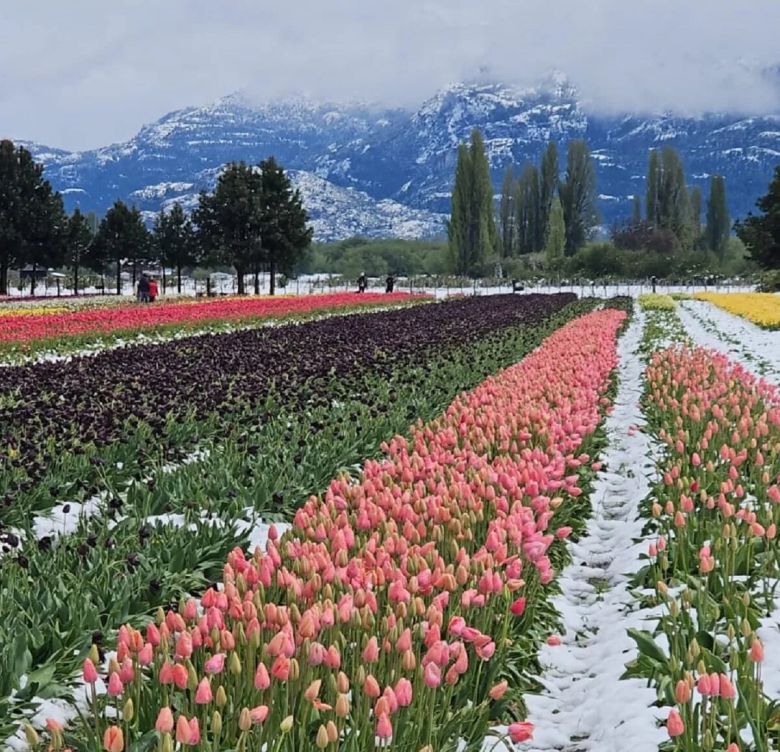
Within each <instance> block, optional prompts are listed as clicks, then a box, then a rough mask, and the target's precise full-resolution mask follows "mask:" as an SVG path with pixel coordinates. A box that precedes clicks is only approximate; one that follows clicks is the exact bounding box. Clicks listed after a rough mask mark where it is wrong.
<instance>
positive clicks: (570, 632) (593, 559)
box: [486, 310, 666, 752]
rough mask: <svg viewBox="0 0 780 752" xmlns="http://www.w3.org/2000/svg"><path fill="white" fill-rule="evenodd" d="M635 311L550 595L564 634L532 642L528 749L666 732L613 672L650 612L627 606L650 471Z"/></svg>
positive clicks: (571, 750) (642, 747) (633, 744)
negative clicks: (600, 443) (536, 664)
mask: <svg viewBox="0 0 780 752" xmlns="http://www.w3.org/2000/svg"><path fill="white" fill-rule="evenodd" d="M643 320H644V316H643V314H642V313H641V312H640V311H638V310H637V312H636V314H635V317H634V319H633V321H632V322H631V324H630V326H629V328H628V330H627V331H626V333H625V334H624V336H623V337H622V338H621V340H620V343H619V346H618V352H619V356H620V366H619V376H620V381H619V386H618V393H617V396H616V400H615V405H614V411H613V412H612V414H611V415H610V416H608V418H607V420H606V432H607V438H608V445H607V448H606V450H605V452H604V453H603V455H602V459H603V461H604V463H605V468H604V469H603V470H602V471H601V472H600V473H599V474H598V476H597V478H596V482H595V488H594V493H593V496H592V502H593V517H592V519H591V521H590V523H589V524H588V529H587V533H586V535H585V537H583V538H582V539H581V540H579V541H577V542H572V543H571V554H572V564H571V565H570V566H568V567H567V568H566V569H565V571H564V572H563V574H562V575H561V578H560V584H561V588H562V594H561V595H560V596H559V597H557V598H556V599H554V604H555V606H556V608H557V609H558V610H559V611H560V613H561V615H562V618H563V622H564V625H565V634H564V636H563V638H562V644H561V645H560V646H558V647H550V646H547V645H545V646H543V647H542V650H541V656H540V657H541V662H542V665H543V666H544V667H545V672H544V674H543V675H542V677H541V681H542V683H543V685H544V687H545V690H544V692H543V693H542V694H540V695H528V696H527V697H526V701H527V704H528V717H529V720H531V721H532V722H533V723H534V725H535V731H534V740H533V742H527V743H525V744H522V745H519V749H522V750H528V752H552V750H556V751H557V752H590V750H593V752H596V751H598V752H625V750H629V749H630V750H631V751H632V752H656V750H657V749H658V745H659V743H661V742H662V741H663V740H664V739H665V738H666V734H665V732H664V730H663V729H659V728H657V724H656V720H657V719H656V715H657V714H656V713H655V712H654V711H653V709H652V708H651V705H652V704H653V702H654V700H655V692H654V690H652V689H649V688H647V686H646V682H644V681H641V680H638V679H630V680H623V681H621V680H620V676H621V675H622V674H623V672H624V670H625V664H626V663H627V662H628V661H629V660H631V658H632V657H633V656H634V654H635V644H634V642H633V641H632V640H631V638H630V637H629V636H628V634H627V632H626V630H627V629H629V628H631V627H636V628H640V629H641V628H646V626H647V625H646V623H645V621H646V619H647V618H648V617H649V616H650V612H649V611H646V610H645V611H641V612H640V611H639V610H638V609H637V608H636V605H635V603H634V598H633V596H632V595H631V593H630V592H629V585H628V579H629V577H630V576H631V574H633V573H634V572H636V570H637V569H638V568H639V565H640V560H639V558H638V557H639V554H640V553H643V552H644V551H645V546H646V544H645V543H640V544H635V543H634V540H635V539H640V538H641V537H642V535H641V530H642V524H643V523H642V520H641V519H640V518H639V511H638V504H639V501H640V500H641V499H643V498H644V497H645V496H646V495H647V494H648V493H649V490H650V478H651V477H652V474H653V472H654V464H653V462H652V459H651V457H652V446H651V443H650V438H649V437H648V436H647V435H646V434H644V433H642V432H641V431H638V430H636V427H637V426H642V425H643V423H644V421H643V418H642V413H641V410H640V407H639V400H640V397H641V394H642V374H643V363H642V360H641V358H640V356H639V354H638V348H639V344H640V341H641V337H642V330H643ZM490 748H491V747H490V746H489V745H488V746H487V747H486V749H490ZM499 749H500V748H497V752H498V750H499Z"/></svg>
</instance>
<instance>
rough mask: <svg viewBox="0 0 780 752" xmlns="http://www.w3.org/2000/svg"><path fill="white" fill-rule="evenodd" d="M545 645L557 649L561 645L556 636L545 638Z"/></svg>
mask: <svg viewBox="0 0 780 752" xmlns="http://www.w3.org/2000/svg"><path fill="white" fill-rule="evenodd" d="M547 644H548V645H550V646H552V647H557V646H558V645H560V644H561V638H560V637H558V635H550V636H549V637H548V638H547Z"/></svg>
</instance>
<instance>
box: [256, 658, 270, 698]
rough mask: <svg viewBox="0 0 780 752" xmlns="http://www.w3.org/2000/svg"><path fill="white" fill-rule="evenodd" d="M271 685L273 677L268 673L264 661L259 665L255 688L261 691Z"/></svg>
mask: <svg viewBox="0 0 780 752" xmlns="http://www.w3.org/2000/svg"><path fill="white" fill-rule="evenodd" d="M270 686H271V677H270V676H269V675H268V669H267V668H266V667H265V663H263V662H262V661H261V662H260V663H259V664H258V665H257V671H255V689H259V690H260V691H262V690H264V689H268V687H270Z"/></svg>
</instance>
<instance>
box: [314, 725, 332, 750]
mask: <svg viewBox="0 0 780 752" xmlns="http://www.w3.org/2000/svg"><path fill="white" fill-rule="evenodd" d="M316 743H317V748H318V749H325V747H327V746H328V744H329V741H328V729H327V728H326V727H325V726H320V729H319V731H318V732H317V742H316Z"/></svg>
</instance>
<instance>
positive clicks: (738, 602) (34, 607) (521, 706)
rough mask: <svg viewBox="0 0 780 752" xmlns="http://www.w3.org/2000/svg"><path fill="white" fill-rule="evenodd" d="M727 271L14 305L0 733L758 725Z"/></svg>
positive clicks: (74, 735)
mask: <svg viewBox="0 0 780 752" xmlns="http://www.w3.org/2000/svg"><path fill="white" fill-rule="evenodd" d="M769 297H770V298H771V297H772V296H769ZM737 298H739V300H737ZM744 298H745V295H744V294H734V299H731V298H729V297H728V296H727V295H720V296H719V297H718V298H717V299H712V300H710V299H707V300H694V299H688V298H687V297H685V298H684V299H674V298H672V297H669V296H664V295H643V296H640V297H639V298H638V299H634V300H632V299H631V298H628V297H622V298H613V299H609V300H597V299H593V298H577V297H576V296H575V295H574V294H571V293H560V294H551V295H542V294H522V295H491V296H482V297H465V298H457V299H455V298H452V299H446V300H442V301H432V300H429V299H425V298H419V297H415V298H410V297H409V296H404V295H399V296H371V295H327V296H324V295H323V296H306V297H303V298H294V297H289V298H284V299H280V300H279V301H269V300H268V299H252V298H245V299H240V298H235V299H232V298H231V299H225V300H220V301H206V302H200V301H173V302H168V303H161V304H160V305H159V307H156V306H146V307H144V306H139V305H132V304H130V305H127V304H125V305H123V304H120V303H118V302H117V301H104V300H95V301H92V302H91V303H89V304H87V305H84V306H83V307H82V306H79V305H78V304H75V303H74V304H70V303H69V304H67V305H66V306H64V309H62V308H61V307H58V306H56V305H54V304H52V305H51V306H40V307H34V305H33V304H30V306H29V307H28V309H27V310H25V309H24V307H18V306H17V307H16V308H15V309H14V308H9V309H7V310H4V309H3V308H2V304H0V342H1V343H2V344H1V345H0V360H3V359H4V360H3V365H2V366H0V437H1V438H0V613H1V614H2V617H3V618H2V619H0V748H2V749H9V750H33V751H35V752H38V751H40V752H42V751H43V750H56V751H59V750H72V751H74V752H82V751H83V752H93V751H94V752H100V751H107V752H175V751H179V750H180V751H182V752H187V751H189V750H192V751H193V752H221V751H223V750H224V751H225V752H227V751H228V750H237V751H240V752H250V750H265V751H267V752H300V751H305V750H325V751H326V752H372V751H373V750H384V749H387V750H392V751H397V752H491V751H493V752H510V751H511V752H520V751H523V752H531V751H534V752H553V751H554V750H555V751H557V752H590V751H591V750H593V751H594V752H595V751H596V750H598V751H599V752H623V751H624V750H631V752H654V751H655V750H663V751H665V752H694V751H698V750H708V751H710V750H711V751H712V752H770V751H772V750H780V593H778V592H777V584H778V572H779V569H780V544H778V537H777V528H778V525H780V392H779V391H778V383H779V382H778V376H779V375H780V364H778V362H777V361H778V360H780V330H776V329H774V330H773V329H771V328H766V325H765V324H764V319H763V318H762V320H761V321H757V320H756V319H755V317H751V316H749V315H747V314H745V313H744V312H743V310H742V309H743V307H744V305H745V303H744ZM759 300H760V305H761V307H762V310H763V309H764V308H766V310H770V309H771V307H772V306H773V305H774V301H773V300H769V299H766V298H760V299H759ZM762 316H763V314H762ZM751 318H752V319H753V320H751ZM47 320H48V324H47ZM270 321H272V322H273V325H272V326H270V325H267V324H268V323H269V322H270ZM754 321H756V323H754ZM757 324H762V326H763V328H762V326H758V325H757ZM53 356H55V357H53Z"/></svg>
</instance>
